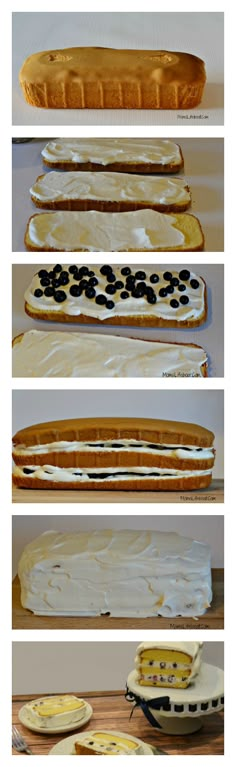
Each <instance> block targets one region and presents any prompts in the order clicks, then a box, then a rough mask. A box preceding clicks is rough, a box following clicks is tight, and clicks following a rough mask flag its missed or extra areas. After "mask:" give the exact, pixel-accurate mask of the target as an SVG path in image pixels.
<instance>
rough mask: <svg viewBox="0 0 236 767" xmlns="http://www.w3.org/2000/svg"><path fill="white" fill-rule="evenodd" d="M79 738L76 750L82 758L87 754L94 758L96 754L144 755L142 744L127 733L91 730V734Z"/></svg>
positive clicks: (75, 745)
mask: <svg viewBox="0 0 236 767" xmlns="http://www.w3.org/2000/svg"><path fill="white" fill-rule="evenodd" d="M78 737H79V740H78V741H76V742H75V744H74V749H75V753H76V754H77V755H78V754H79V755H80V756H83V755H85V754H91V755H92V756H93V755H94V756H95V754H97V755H99V754H103V755H104V756H113V755H115V754H120V755H123V754H124V755H126V756H131V755H132V756H137V755H138V754H142V753H143V752H142V745H141V743H140V742H139V741H138V740H136V739H134V738H132V736H131V735H126V734H125V733H117V732H112V731H110V732H108V731H107V730H102V731H100V732H99V731H98V730H91V731H90V732H87V731H86V732H83V733H82V734H81V735H79V736H78ZM73 753H74V752H73Z"/></svg>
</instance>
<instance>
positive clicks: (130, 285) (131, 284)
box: [125, 277, 135, 290]
mask: <svg viewBox="0 0 236 767" xmlns="http://www.w3.org/2000/svg"><path fill="white" fill-rule="evenodd" d="M134 286H135V277H127V280H126V283H125V287H126V288H127V290H133V288H134Z"/></svg>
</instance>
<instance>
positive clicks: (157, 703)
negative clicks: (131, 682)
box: [125, 686, 170, 730]
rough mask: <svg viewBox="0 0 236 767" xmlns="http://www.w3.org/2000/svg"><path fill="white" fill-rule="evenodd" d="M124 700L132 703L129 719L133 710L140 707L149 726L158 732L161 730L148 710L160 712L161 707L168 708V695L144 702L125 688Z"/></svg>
mask: <svg viewBox="0 0 236 767" xmlns="http://www.w3.org/2000/svg"><path fill="white" fill-rule="evenodd" d="M125 698H126V700H128V702H129V703H134V706H133V708H132V711H131V714H130V719H131V717H132V716H133V713H134V709H135V708H137V707H138V706H140V708H141V709H142V711H143V714H144V716H146V719H147V720H148V722H149V724H151V725H152V727H157V728H158V729H159V730H161V725H160V724H159V723H158V722H157V720H156V719H155V718H154V716H153V715H152V713H151V711H150V708H152V709H154V711H160V709H161V708H163V706H168V705H169V702H170V698H169V696H168V695H163V696H162V697H161V698H152V699H151V700H144V698H140V697H139V695H135V693H134V692H131V690H129V688H128V687H127V686H126V693H125Z"/></svg>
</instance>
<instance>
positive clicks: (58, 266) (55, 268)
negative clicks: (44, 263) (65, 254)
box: [53, 264, 62, 274]
mask: <svg viewBox="0 0 236 767" xmlns="http://www.w3.org/2000/svg"><path fill="white" fill-rule="evenodd" d="M53 271H54V272H56V274H58V272H61V271H62V266H61V264H56V266H54V267H53Z"/></svg>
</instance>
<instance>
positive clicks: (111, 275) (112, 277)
mask: <svg viewBox="0 0 236 767" xmlns="http://www.w3.org/2000/svg"><path fill="white" fill-rule="evenodd" d="M115 281H116V275H115V274H114V272H109V274H107V282H115Z"/></svg>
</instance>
